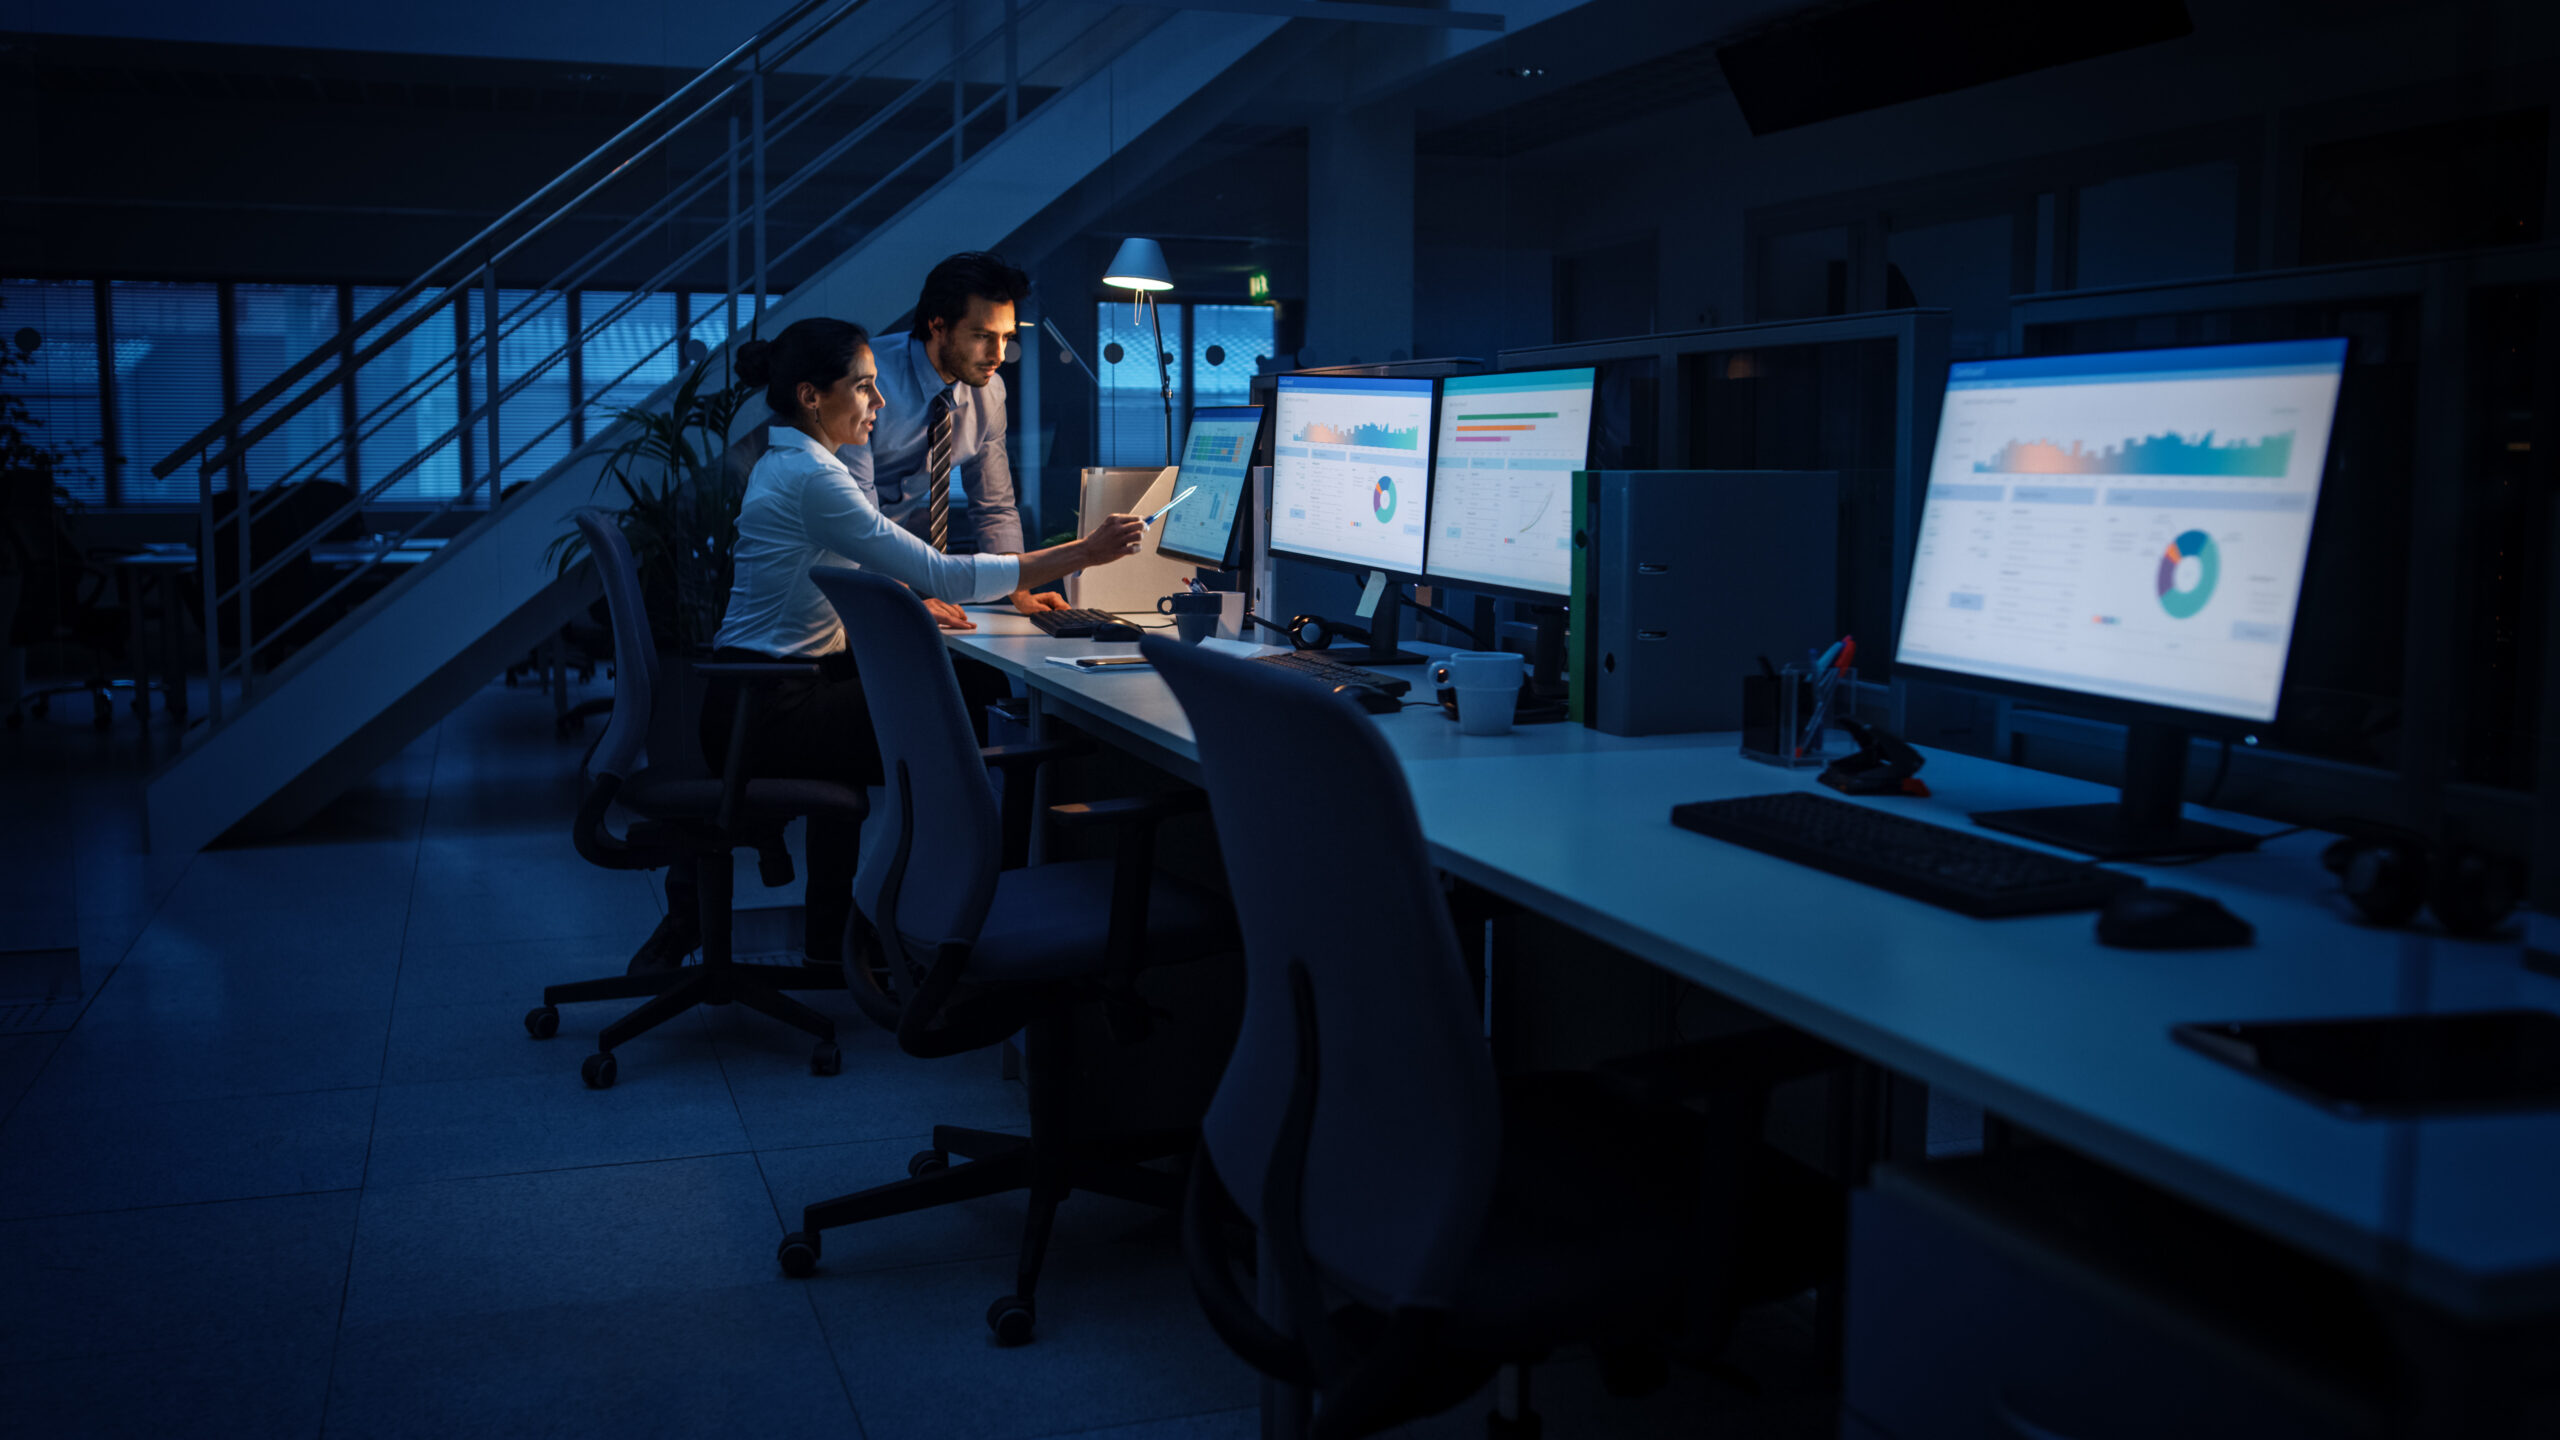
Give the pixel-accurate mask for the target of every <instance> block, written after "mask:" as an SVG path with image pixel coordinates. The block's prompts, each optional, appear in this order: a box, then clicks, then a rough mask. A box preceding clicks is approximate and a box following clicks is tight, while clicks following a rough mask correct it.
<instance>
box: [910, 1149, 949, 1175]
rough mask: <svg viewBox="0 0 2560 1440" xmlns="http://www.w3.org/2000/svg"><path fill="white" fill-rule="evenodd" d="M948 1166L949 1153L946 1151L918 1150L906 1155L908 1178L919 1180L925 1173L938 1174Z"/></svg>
mask: <svg viewBox="0 0 2560 1440" xmlns="http://www.w3.org/2000/svg"><path fill="white" fill-rule="evenodd" d="M950 1168H951V1155H950V1153H949V1152H948V1151H943V1150H919V1151H917V1152H916V1153H914V1154H913V1155H910V1156H908V1157H907V1178H908V1179H910V1180H921V1179H923V1178H924V1177H926V1176H927V1175H939V1174H941V1173H942V1172H943V1171H945V1170H948V1169H950Z"/></svg>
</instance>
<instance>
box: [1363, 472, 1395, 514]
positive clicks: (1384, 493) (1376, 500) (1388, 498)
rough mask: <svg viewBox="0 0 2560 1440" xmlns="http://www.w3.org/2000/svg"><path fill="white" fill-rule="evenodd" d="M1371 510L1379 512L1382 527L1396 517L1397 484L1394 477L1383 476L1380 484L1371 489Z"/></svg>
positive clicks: (1380, 477)
mask: <svg viewBox="0 0 2560 1440" xmlns="http://www.w3.org/2000/svg"><path fill="white" fill-rule="evenodd" d="M1369 508H1370V509H1372V510H1375V511H1377V512H1378V523H1379V524H1381V525H1384V524H1386V523H1387V522H1388V521H1390V520H1392V519H1394V518H1395V517H1396V482H1395V480H1394V478H1393V477H1391V476H1386V475H1381V476H1379V477H1378V483H1377V484H1375V485H1372V486H1370V487H1369Z"/></svg>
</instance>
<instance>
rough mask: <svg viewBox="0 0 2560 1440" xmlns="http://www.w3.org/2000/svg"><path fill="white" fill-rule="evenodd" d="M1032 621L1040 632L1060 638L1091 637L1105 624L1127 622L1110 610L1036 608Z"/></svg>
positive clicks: (1080, 638) (1079, 638) (1077, 638)
mask: <svg viewBox="0 0 2560 1440" xmlns="http://www.w3.org/2000/svg"><path fill="white" fill-rule="evenodd" d="M1031 623H1032V624H1034V625H1037V626H1039V627H1040V633H1041V634H1043V635H1047V636H1050V637H1052V638H1054V639H1059V640H1084V639H1089V638H1091V636H1092V635H1093V632H1094V631H1096V630H1099V629H1101V628H1102V627H1103V626H1105V625H1121V624H1126V623H1127V622H1126V621H1123V620H1122V619H1121V618H1120V617H1119V616H1117V615H1114V614H1112V613H1111V612H1110V611H1108V610H1034V611H1032V612H1031Z"/></svg>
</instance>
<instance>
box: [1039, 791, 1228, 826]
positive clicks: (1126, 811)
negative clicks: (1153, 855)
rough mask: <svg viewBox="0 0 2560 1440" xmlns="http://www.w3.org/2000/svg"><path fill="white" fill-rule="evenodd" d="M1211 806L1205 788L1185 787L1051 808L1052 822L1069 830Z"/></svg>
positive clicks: (1143, 821)
mask: <svg viewBox="0 0 2560 1440" xmlns="http://www.w3.org/2000/svg"><path fill="white" fill-rule="evenodd" d="M1208 808H1209V796H1208V793H1207V792H1206V791H1202V790H1183V791H1178V792H1175V793H1172V794H1167V795H1131V796H1128V797H1127V798H1125V799H1120V800H1079V801H1076V802H1075V803H1073V804H1070V805H1052V806H1050V807H1049V822H1050V823H1051V824H1053V825H1058V826H1062V827H1065V828H1067V829H1070V830H1087V829H1092V828H1095V827H1097V826H1103V825H1153V824H1156V823H1158V822H1160V821H1164V820H1170V819H1172V818H1173V817H1174V816H1176V815H1191V814H1196V813H1198V812H1199V811H1202V810H1206V809H1208Z"/></svg>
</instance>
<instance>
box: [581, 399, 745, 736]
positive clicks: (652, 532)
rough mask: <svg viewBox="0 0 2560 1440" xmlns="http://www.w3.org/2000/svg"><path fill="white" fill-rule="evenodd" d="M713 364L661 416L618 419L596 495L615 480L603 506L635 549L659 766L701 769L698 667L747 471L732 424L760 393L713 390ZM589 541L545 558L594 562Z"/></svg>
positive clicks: (728, 573)
mask: <svg viewBox="0 0 2560 1440" xmlns="http://www.w3.org/2000/svg"><path fill="white" fill-rule="evenodd" d="M715 365H716V357H707V358H705V359H704V360H703V361H702V362H701V363H699V364H697V365H695V366H694V367H693V368H692V369H691V370H690V371H688V372H687V373H686V374H685V377H684V380H683V382H682V383H681V384H679V385H677V386H676V390H675V394H674V395H673V396H671V397H670V398H669V399H668V401H667V405H666V408H664V409H662V410H645V409H636V408H635V409H627V410H623V411H620V412H619V413H618V415H617V417H616V418H618V419H619V420H621V421H622V422H623V423H625V424H627V425H629V426H630V427H631V428H632V432H633V433H632V435H631V437H630V438H629V439H627V440H625V441H623V442H622V444H620V445H619V446H617V447H615V449H614V451H613V454H612V455H611V456H609V457H608V458H607V459H606V462H605V468H604V473H603V474H601V475H599V476H597V477H596V484H595V488H596V489H597V490H599V491H601V490H603V489H604V488H605V487H606V485H607V484H608V483H610V484H611V485H613V486H614V487H615V488H617V489H619V490H620V491H621V496H622V503H621V504H620V505H618V506H607V507H606V511H607V513H608V514H610V515H612V516H613V519H614V523H615V524H616V526H617V527H618V528H619V529H620V530H621V531H622V536H623V538H624V539H625V540H627V541H629V542H630V545H631V555H632V559H633V560H634V561H635V562H637V564H638V567H639V571H640V591H641V598H642V601H643V603H644V604H645V605H646V606H647V608H648V612H649V632H650V636H651V638H652V639H653V640H654V641H655V642H656V644H657V648H658V679H659V684H660V686H661V687H662V689H663V691H664V694H663V696H662V697H661V699H660V703H659V704H658V706H657V713H656V714H655V716H654V717H653V721H654V723H653V725H652V727H651V732H650V736H649V757H650V763H652V764H653V765H672V766H676V767H679V769H680V770H691V769H694V768H695V766H696V762H697V759H698V755H697V751H698V746H697V744H696V742H695V740H694V738H693V737H694V735H695V734H696V733H697V727H696V720H697V718H698V715H699V713H700V709H701V703H702V701H701V687H700V686H699V685H698V684H697V683H696V682H695V681H694V679H693V666H692V662H693V661H695V660H697V659H702V658H707V657H708V656H709V655H710V653H711V642H712V637H713V636H715V635H717V634H718V633H719V630H720V620H721V617H722V615H723V614H724V613H725V612H726V611H727V609H728V605H729V587H730V583H731V581H732V580H733V579H734V578H735V577H736V572H737V546H738V505H739V502H740V501H741V500H742V499H744V498H745V495H746V480H747V472H746V468H745V467H744V466H738V465H733V464H731V463H729V462H730V455H729V427H730V426H731V425H732V424H733V423H735V421H736V420H737V416H738V411H739V410H740V409H741V408H742V407H743V406H744V405H745V404H746V401H747V398H748V396H749V395H750V394H752V393H753V390H754V387H752V386H750V385H747V384H746V383H745V382H743V381H734V382H732V383H730V384H728V385H720V384H718V383H716V377H715V376H714V374H713V371H714V368H715ZM586 550H587V543H586V538H585V537H584V536H582V535H580V534H578V533H577V531H575V530H574V529H573V530H571V531H569V532H568V533H567V534H565V535H562V536H560V537H559V538H557V539H555V540H553V541H552V542H551V545H550V548H549V550H548V551H547V552H546V556H547V558H549V559H551V560H552V561H553V562H554V563H555V564H556V565H557V566H558V568H559V572H560V573H562V574H566V573H567V572H568V571H569V569H570V568H571V567H572V566H575V565H577V564H579V563H580V562H582V561H583V560H585V559H586V558H587V555H586Z"/></svg>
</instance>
